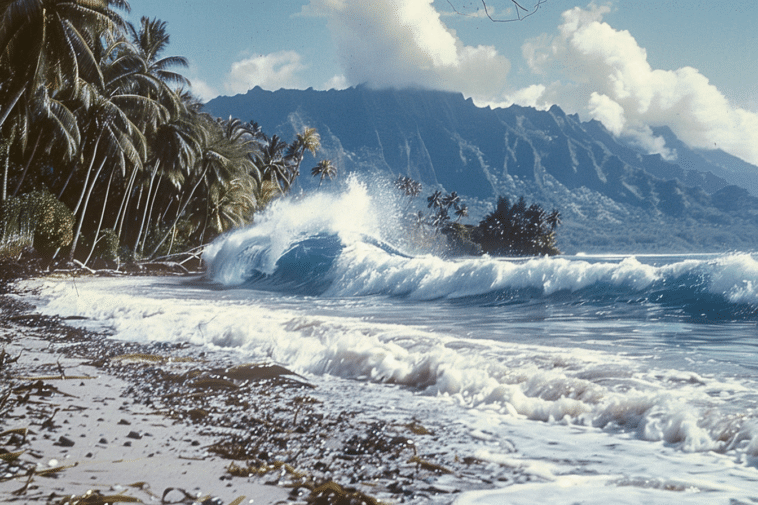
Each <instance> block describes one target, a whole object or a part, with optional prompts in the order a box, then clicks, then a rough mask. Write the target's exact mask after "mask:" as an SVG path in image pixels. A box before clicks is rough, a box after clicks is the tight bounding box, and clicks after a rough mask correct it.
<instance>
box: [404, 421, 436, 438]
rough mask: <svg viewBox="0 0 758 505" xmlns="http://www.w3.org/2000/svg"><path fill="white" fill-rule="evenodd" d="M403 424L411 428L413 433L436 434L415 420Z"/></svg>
mask: <svg viewBox="0 0 758 505" xmlns="http://www.w3.org/2000/svg"><path fill="white" fill-rule="evenodd" d="M403 426H405V427H406V428H408V429H409V430H411V433H413V434H414V435H434V433H433V432H431V431H429V430H427V429H426V428H424V427H423V426H421V425H420V424H419V423H418V422H417V421H415V420H414V421H412V422H410V423H408V424H404V425H403Z"/></svg>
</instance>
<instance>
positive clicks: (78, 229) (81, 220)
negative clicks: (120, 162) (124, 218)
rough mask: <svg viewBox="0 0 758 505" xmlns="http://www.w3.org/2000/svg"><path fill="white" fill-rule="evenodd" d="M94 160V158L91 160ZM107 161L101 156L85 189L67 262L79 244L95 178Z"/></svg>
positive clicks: (72, 257)
mask: <svg viewBox="0 0 758 505" xmlns="http://www.w3.org/2000/svg"><path fill="white" fill-rule="evenodd" d="M93 160H94V158H93ZM107 160H108V158H107V157H105V156H103V161H102V162H101V163H100V166H99V167H98V169H97V173H96V174H95V177H94V178H93V179H92V183H91V184H90V185H89V188H86V187H85V189H86V193H87V197H86V198H85V199H84V206H83V207H82V213H81V214H80V215H79V222H78V223H77V225H76V233H75V234H74V241H73V242H72V243H71V251H69V253H68V260H69V261H73V260H74V253H75V252H76V245H77V244H78V243H79V236H80V234H81V232H82V224H83V223H84V215H85V214H86V213H87V205H88V204H89V199H90V197H91V196H92V190H93V189H95V184H96V183H97V178H98V177H100V172H101V171H102V170H103V167H104V166H105V162H106V161H107Z"/></svg>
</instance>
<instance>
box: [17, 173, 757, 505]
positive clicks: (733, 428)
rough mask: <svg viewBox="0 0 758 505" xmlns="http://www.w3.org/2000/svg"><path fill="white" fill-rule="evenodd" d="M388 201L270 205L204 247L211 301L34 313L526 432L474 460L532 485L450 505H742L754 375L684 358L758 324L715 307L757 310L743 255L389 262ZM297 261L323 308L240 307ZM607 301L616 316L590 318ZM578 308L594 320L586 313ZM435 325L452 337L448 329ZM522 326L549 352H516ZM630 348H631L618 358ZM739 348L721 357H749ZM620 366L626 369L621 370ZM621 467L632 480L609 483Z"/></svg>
mask: <svg viewBox="0 0 758 505" xmlns="http://www.w3.org/2000/svg"><path fill="white" fill-rule="evenodd" d="M382 198H383V197H381V196H377V195H375V194H373V193H372V192H371V191H369V190H368V189H367V188H366V187H365V186H363V185H361V184H360V183H357V182H354V181H353V182H351V183H350V184H349V185H348V189H347V191H346V192H343V193H340V194H337V195H328V194H325V193H318V194H314V195H310V196H305V197H302V198H300V199H296V200H282V201H280V202H278V203H277V204H275V205H274V206H273V207H272V208H271V209H269V211H267V213H265V214H264V215H263V216H262V217H261V218H260V219H259V220H258V222H257V224H256V225H255V226H252V227H249V228H247V229H244V230H240V231H237V232H234V233H231V234H229V235H226V236H224V237H222V238H221V239H219V240H218V241H217V242H215V243H214V244H213V245H212V246H211V247H209V249H208V250H207V252H206V254H205V258H206V259H207V260H208V262H209V264H210V275H209V277H210V279H211V281H212V282H210V281H209V282H208V283H202V282H194V283H188V282H186V281H183V280H177V279H165V278H161V279H152V278H128V279H95V278H91V279H77V280H76V281H74V280H72V279H53V278H51V279H43V280H35V281H27V282H26V283H25V284H24V285H25V286H27V287H29V288H30V289H34V290H37V291H38V293H39V295H38V297H39V299H38V301H39V310H40V311H41V312H43V313H46V314H56V315H61V316H79V317H85V318H88V319H87V320H86V321H83V322H82V323H81V324H87V325H94V326H98V327H101V328H107V329H108V330H109V331H111V332H112V334H113V335H114V337H116V338H122V339H127V340H135V341H163V342H190V343H193V344H196V345H200V346H205V347H207V348H208V349H209V350H224V351H226V352H233V353H238V354H239V356H240V359H244V360H255V361H260V360H268V361H273V362H276V363H279V364H282V365H284V366H286V367H288V368H290V369H292V370H293V371H295V372H298V373H300V374H304V375H306V376H309V377H311V378H318V379H319V380H323V381H326V382H327V383H328V382H329V381H330V378H334V377H336V378H340V379H346V380H347V381H348V382H349V383H351V384H352V383H355V382H360V383H361V384H364V385H365V387H366V389H365V391H368V392H369V393H368V394H369V396H372V395H379V396H381V394H389V393H386V390H385V389H382V385H386V384H395V385H398V386H400V387H398V388H395V390H396V391H395V390H393V391H395V393H393V394H395V395H396V396H393V397H392V399H391V401H386V402H385V403H387V404H389V403H392V402H396V403H401V402H403V401H406V402H407V401H409V398H411V397H412V398H413V399H414V401H421V400H420V399H424V400H425V401H428V402H434V403H435V405H437V407H436V409H437V410H436V412H442V413H439V414H438V415H442V416H448V417H447V418H446V419H445V421H446V422H455V423H469V427H470V430H469V431H470V434H471V440H475V441H479V442H481V443H490V442H498V443H499V444H500V447H503V446H507V445H509V444H507V443H506V442H505V440H506V439H507V438H509V437H512V436H515V435H513V434H514V433H518V434H519V437H520V438H518V439H517V441H516V442H514V443H513V444H510V446H512V450H509V451H508V452H507V453H499V452H497V451H495V450H494V449H491V448H489V449H488V450H489V452H486V451H483V452H481V451H480V452H478V453H477V454H476V456H477V457H478V458H480V459H481V460H483V461H487V462H489V463H490V464H492V465H500V466H505V467H508V468H514V469H518V470H519V471H520V472H522V473H524V474H528V475H529V476H530V479H532V478H533V479H537V480H539V481H540V483H539V484H538V483H534V484H526V485H521V486H513V487H512V488H507V489H503V490H493V491H488V492H485V493H479V494H477V493H473V494H466V495H464V496H461V497H460V498H459V502H458V503H459V504H460V505H469V504H474V503H479V504H491V503H504V502H507V503H536V502H539V501H540V500H543V501H546V502H550V503H567V504H568V503H575V502H577V501H581V502H585V503H598V504H599V503H601V502H612V503H624V501H620V499H619V490H620V489H623V496H624V497H628V501H627V502H628V503H656V504H658V503H671V502H678V501H680V498H682V497H684V498H686V499H687V501H690V499H692V498H693V497H695V498H697V499H695V500H694V501H693V503H711V502H709V501H708V497H712V496H714V495H708V494H707V493H717V495H718V493H721V492H724V493H726V494H727V495H728V496H731V497H738V498H740V499H742V498H744V497H745V496H748V497H749V496H752V495H749V493H750V491H744V489H743V488H744V487H745V486H743V483H744V482H750V483H751V485H752V483H753V482H754V480H755V478H756V476H757V474H756V471H755V468H756V466H758V411H756V407H755V405H756V401H758V384H757V382H756V379H755V378H754V376H753V375H752V374H751V373H750V368H748V367H742V366H741V365H737V364H736V363H735V364H734V365H732V364H729V363H727V364H726V365H724V364H720V363H718V362H716V364H712V363H711V362H710V361H711V360H709V356H708V355H707V352H700V351H697V349H694V347H697V345H698V342H700V340H699V339H705V340H708V339H713V340H715V341H716V343H718V339H719V338H721V337H722V336H724V337H725V338H729V339H736V338H738V337H739V338H744V337H745V335H747V336H751V337H754V331H755V324H754V322H753V320H751V319H749V320H748V323H742V324H743V326H739V327H738V326H736V325H730V324H727V323H732V322H734V321H733V320H732V319H734V318H733V316H732V315H731V313H730V312H729V311H728V310H726V309H724V307H726V308H727V309H728V308H730V307H731V306H732V305H735V306H736V305H744V306H747V307H748V309H749V310H754V309H755V308H758V289H757V288H756V287H757V286H758V262H756V260H755V258H754V257H753V256H752V255H749V254H732V255H724V256H719V257H709V258H700V257H698V258H690V259H676V260H665V261H659V262H656V261H653V260H652V259H650V258H642V257H639V258H635V257H590V256H584V257H581V258H563V257H558V258H530V259H526V260H508V259H498V258H489V257H481V258H464V259H456V260H449V259H448V260H446V259H442V258H439V257H435V256H431V255H407V254H404V253H403V252H402V250H398V249H396V248H394V247H393V246H392V244H394V245H395V246H397V247H398V248H399V247H400V243H399V242H393V237H392V230H393V229H394V227H395V225H394V224H393V223H391V222H390V223H387V222H386V221H385V220H384V218H385V216H386V215H388V214H389V215H390V218H388V219H391V216H392V215H394V214H393V213H394V210H392V209H394V208H396V207H397V206H396V205H395V203H393V202H394V201H393V200H392V198H390V199H389V200H387V201H384V200H382ZM382 202H384V203H382ZM388 208H389V209H390V211H389V212H388V213H387V212H382V210H386V209H388ZM335 237H336V239H337V243H338V244H339V246H338V247H336V248H335V247H334V240H332V239H333V238H335ZM324 238H326V239H327V240H326V242H321V240H322V239H324ZM299 244H300V245H302V244H305V246H304V247H302V251H301V253H302V254H304V255H305V259H306V260H307V259H308V254H314V255H315V253H313V252H312V251H313V250H315V249H318V248H319V247H320V248H321V249H320V252H319V254H322V255H323V256H324V257H325V258H327V260H328V262H327V264H328V269H327V270H326V271H325V272H317V273H318V275H319V276H321V277H320V278H319V279H318V281H319V282H323V283H325V285H326V288H325V290H324V291H322V292H321V296H318V297H315V296H301V295H295V294H293V293H291V292H288V291H287V289H280V290H279V291H280V292H279V293H271V292H266V291H260V290H255V289H252V288H255V287H256V285H255V284H253V285H252V288H251V289H243V288H239V289H232V287H234V286H239V285H243V284H245V283H247V282H248V281H249V280H250V279H251V277H252V276H254V275H256V274H257V275H259V276H262V277H263V278H267V279H276V275H278V274H279V273H281V272H278V271H277V270H278V269H279V268H280V267H281V264H282V263H281V262H280V260H281V259H282V258H283V257H285V256H286V255H287V254H289V252H290V251H292V250H293V248H295V247H298V245H299ZM324 244H326V245H324ZM309 251H311V252H309ZM332 253H333V256H331V255H332ZM307 263H308V261H304V262H303V264H307ZM297 274H298V275H300V272H297ZM307 274H308V272H304V273H303V275H302V277H304V278H307V277H308V275H307ZM218 288H225V289H218ZM248 288H250V286H248ZM285 288H286V287H285ZM520 290H523V291H525V292H527V294H526V295H523V296H522V299H521V302H523V305H513V306H510V307H509V306H498V305H497V303H494V304H492V305H488V303H490V302H491V299H492V298H493V297H494V298H497V297H504V298H507V297H508V296H515V297H518V296H520V295H518V292H519V291H520ZM513 293H516V294H515V295H513ZM567 294H568V296H566V295H567ZM532 296H534V297H536V298H537V299H538V300H539V302H537V303H533V302H531V301H530V300H531V297H532ZM467 297H468V298H467ZM477 297H483V298H482V300H478V299H477ZM487 297H490V298H487ZM561 297H563V298H561ZM602 297H610V298H611V299H612V300H613V301H612V302H610V303H606V302H604V301H601V302H595V301H593V300H594V299H595V298H602ZM659 298H662V299H668V300H669V301H668V302H666V303H670V304H671V307H672V308H671V310H670V313H671V314H672V315H670V316H668V317H671V319H672V321H671V322H666V320H665V317H664V318H662V319H663V322H659V320H658V319H657V318H658V316H659V314H658V313H656V315H655V317H649V315H648V312H647V310H648V308H649V307H650V306H651V305H652V304H656V303H659V302H658V299H659ZM561 299H568V300H569V301H570V302H569V303H568V304H567V306H568V307H569V309H566V313H567V314H570V315H571V317H569V318H567V319H566V320H565V321H564V320H561V319H560V318H558V319H556V320H554V321H545V322H544V323H541V326H539V327H538V326H537V325H535V324H534V323H522V324H520V325H518V324H509V322H508V321H510V320H509V319H508V318H512V319H514V318H517V317H519V316H520V317H526V318H527V319H528V317H529V314H530V313H529V312H528V311H529V310H530V309H529V307H531V308H532V309H531V310H535V312H532V313H531V314H532V315H533V316H535V317H543V316H542V315H541V314H540V313H539V311H537V309H535V308H534V307H538V308H541V309H544V311H545V312H549V311H550V310H557V309H555V307H557V306H558V305H559V304H560V303H563V302H560V301H559V300H561ZM616 300H620V302H619V303H618V304H617V303H616ZM640 300H644V301H640ZM712 302H714V303H717V304H718V303H720V304H721V305H723V306H724V307H722V306H718V308H717V309H716V310H717V315H718V317H719V318H721V319H715V320H714V322H713V323H714V324H708V325H700V326H698V325H696V324H692V323H688V321H689V320H688V319H686V318H681V317H680V312H681V310H683V309H684V308H685V307H686V305H687V304H690V303H694V304H695V305H697V304H698V303H699V304H700V305H701V306H703V308H705V309H707V308H708V305H709V304H711V303H712ZM661 303H662V302H661ZM593 304H595V305H593ZM730 304H731V305H730ZM619 305H620V306H621V307H622V308H623V307H628V308H629V310H631V311H632V312H633V315H632V316H629V317H630V319H628V320H622V319H621V318H620V317H619V318H617V317H615V313H614V310H617V307H618V306H619ZM585 306H589V307H592V308H593V310H592V311H589V312H584V313H582V312H581V310H580V309H581V308H582V307H585ZM574 308H575V309H576V310H574ZM699 308H700V306H698V309H699ZM749 310H748V312H749ZM574 312H576V313H577V314H578V315H576V314H574ZM450 314H453V315H450ZM522 314H525V315H522ZM587 314H590V315H587ZM599 314H607V315H604V316H602V317H605V318H606V319H602V317H601V316H599ZM440 315H444V316H445V317H447V318H448V319H450V318H453V317H455V315H459V316H460V317H461V318H462V319H463V320H462V321H455V322H454V323H450V322H449V321H448V322H442V321H441V319H444V318H441V317H439V316H440ZM730 318H732V319H730ZM503 321H505V323H504V322H503ZM75 322H76V321H75ZM716 323H718V324H716ZM722 323H723V324H722ZM530 324H531V325H530ZM589 327H592V328H589ZM617 327H618V328H617ZM523 328H530V329H534V328H538V329H539V331H541V332H544V334H545V335H546V336H547V337H548V338H546V339H544V340H541V339H540V338H539V336H534V335H529V334H524V335H520V334H518V333H517V332H519V331H524V330H523ZM590 329H591V330H592V331H590ZM737 331H739V332H741V333H740V334H739V335H732V332H737ZM751 332H752V333H751ZM567 335H568V337H567ZM588 335H589V337H587V336H588ZM611 335H612V336H613V337H614V338H615V337H618V341H615V340H613V339H612V338H611ZM670 335H673V337H670ZM551 337H555V338H551ZM585 337H587V338H585ZM680 337H681V338H682V340H677V339H679V338H680ZM565 338H567V339H568V343H567V344H565V345H561V344H560V343H559V341H560V339H565ZM635 338H639V339H640V340H639V342H640V343H638V344H637V347H634V348H631V347H629V346H626V347H625V346H624V344H623V341H629V340H632V339H635ZM667 338H670V339H671V340H667ZM730 345H734V344H729V343H725V344H724V345H723V346H715V350H722V348H729V346H730ZM751 345H752V347H751V346H742V347H735V348H734V349H736V350H734V351H731V350H730V352H733V353H738V352H741V350H742V349H748V350H753V352H754V343H753V344H751ZM689 346H692V347H693V349H689V348H688V347H689ZM630 349H635V350H636V351H637V352H634V353H629V354H627V353H626V351H629V350H630ZM748 352H749V351H748ZM748 361H749V359H748V360H747V361H741V362H740V363H746V362H748ZM750 366H753V367H754V364H751V365H750ZM732 368H733V369H732ZM335 380H336V379H335ZM372 388H373V389H372ZM335 389H336V387H335ZM365 391H364V393H363V394H366V393H365ZM380 392H381V394H380ZM345 394H346V395H348V396H349V395H350V394H352V393H345ZM397 395H406V396H402V398H400V397H399V396H397ZM408 395H411V396H408ZM383 398H384V397H383ZM350 400H352V397H350V398H348V399H346V400H345V401H348V402H349V401H350ZM377 402H378V400H377ZM443 404H444V405H445V407H444V408H443V407H440V405H443ZM535 426H539V427H540V428H535ZM548 435H549V436H550V437H552V438H550V440H551V442H550V443H551V444H552V445H549V446H547V445H546V442H545V437H546V436H548ZM472 444H473V442H472ZM585 444H586V445H587V447H588V448H587V449H584V448H583V445H585ZM618 446H621V447H622V448H621V449H618V451H617V450H616V447H618ZM516 448H518V451H521V452H519V453H516V450H517V449H516ZM664 453H665V456H662V454H664ZM651 455H652V456H651ZM565 461H570V462H571V463H570V464H571V465H573V467H572V468H570V469H567V468H566V463H565ZM595 462H597V463H595ZM617 462H623V465H625V466H624V467H623V468H621V469H618V468H616V466H615V465H616V463H617ZM674 463H675V464H674ZM593 465H594V466H593ZM672 465H673V466H672ZM577 468H579V470H577ZM703 468H707V469H708V470H707V472H710V473H709V475H708V476H704V474H702V473H701V474H698V477H697V478H698V479H700V480H699V482H690V481H688V480H687V479H685V478H684V477H682V475H683V474H685V473H690V474H691V475H695V474H696V472H701V470H702V469H703ZM724 468H728V469H729V471H728V472H724V471H723V470H724ZM582 471H585V472H586V473H585V474H580V475H578V474H577V472H579V473H581V472H582ZM593 472H599V473H598V475H597V477H596V478H595V477H592V476H591V475H592V474H593ZM720 486H721V487H720ZM730 486H736V487H735V488H732V487H730ZM740 486H742V487H740ZM737 488H740V490H738V491H734V489H737ZM747 488H749V489H752V487H751V486H747ZM672 489H673V490H674V491H672ZM724 490H726V491H724ZM695 492H697V493H698V494H693V493H695ZM706 492H707V493H706ZM746 493H747V494H746ZM588 496H592V498H591V499H589V498H587V497H588ZM703 496H705V498H704V499H701V497H703ZM718 496H722V495H718ZM548 497H550V499H548ZM624 499H627V498H624Z"/></svg>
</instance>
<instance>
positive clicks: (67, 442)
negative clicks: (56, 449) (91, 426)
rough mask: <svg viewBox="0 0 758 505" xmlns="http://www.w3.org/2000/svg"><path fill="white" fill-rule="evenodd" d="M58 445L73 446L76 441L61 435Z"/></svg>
mask: <svg viewBox="0 0 758 505" xmlns="http://www.w3.org/2000/svg"><path fill="white" fill-rule="evenodd" d="M56 445H60V446H61V447H73V446H74V441H73V440H71V439H70V438H68V437H61V438H59V439H58V442H57V444H56Z"/></svg>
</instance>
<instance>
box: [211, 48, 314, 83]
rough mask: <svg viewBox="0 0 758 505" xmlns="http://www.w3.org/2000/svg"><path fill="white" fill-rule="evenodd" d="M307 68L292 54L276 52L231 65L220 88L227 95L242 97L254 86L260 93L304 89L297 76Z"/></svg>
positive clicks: (298, 55)
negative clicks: (267, 90)
mask: <svg viewBox="0 0 758 505" xmlns="http://www.w3.org/2000/svg"><path fill="white" fill-rule="evenodd" d="M306 68H307V67H306V66H305V65H304V64H303V63H302V57H301V56H300V54H298V53H297V52H295V51H278V52H275V53H271V54H265V55H261V56H255V57H252V58H246V59H244V60H241V61H237V62H235V63H232V68H231V70H230V72H229V74H228V75H227V79H226V82H225V83H224V87H225V89H226V91H227V92H228V93H245V92H247V91H248V90H249V89H251V88H254V87H255V86H260V87H261V88H264V89H269V90H277V89H279V88H302V87H305V86H304V83H303V78H302V75H301V73H302V72H303V71H304V70H305V69H306Z"/></svg>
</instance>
